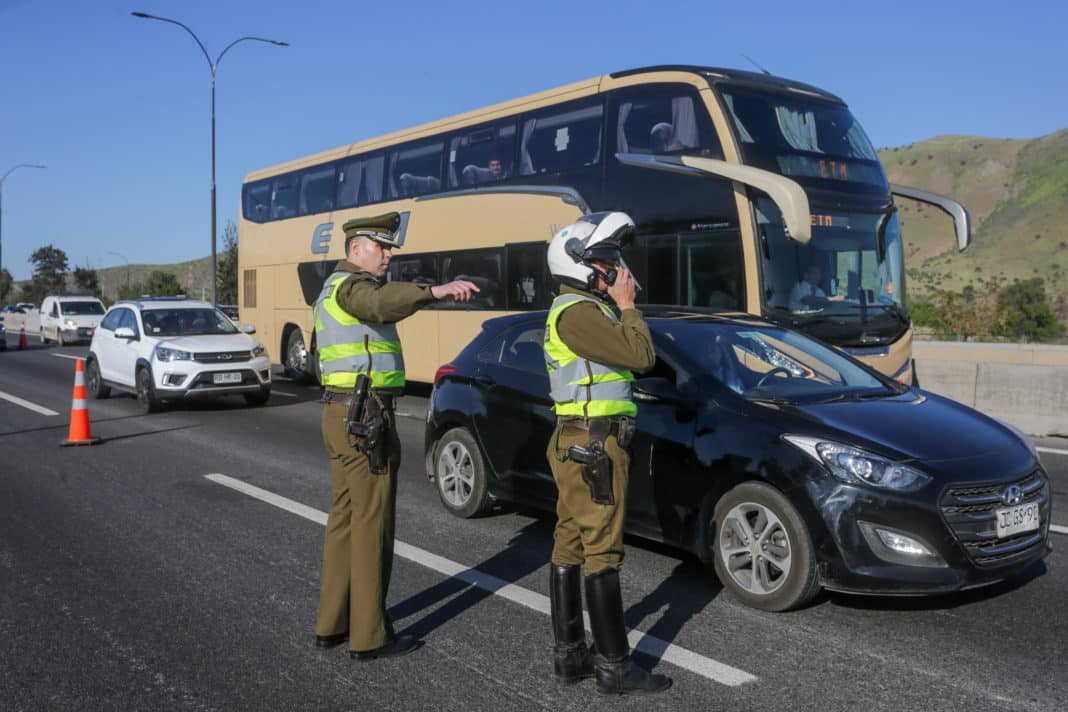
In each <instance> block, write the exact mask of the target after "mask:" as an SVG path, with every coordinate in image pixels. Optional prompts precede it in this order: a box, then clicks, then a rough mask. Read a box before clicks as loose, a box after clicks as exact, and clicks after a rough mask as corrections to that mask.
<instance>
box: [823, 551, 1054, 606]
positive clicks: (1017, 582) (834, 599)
mask: <svg viewBox="0 0 1068 712" xmlns="http://www.w3.org/2000/svg"><path fill="white" fill-rule="evenodd" d="M1048 571H1049V569H1048V568H1047V567H1046V562H1045V561H1036V562H1035V563H1034V564H1032V565H1031V566H1029V567H1028V568H1027V569H1025V570H1024V571H1022V572H1020V573H1018V574H1016V575H1015V576H1011V577H1009V578H1007V579H1005V580H1004V581H1000V582H998V583H995V584H992V585H990V586H984V587H983V588H976V589H972V590H971V591H958V592H955V593H945V594H941V595H938V596H925V597H904V596H855V595H854V596H851V595H849V594H844V593H833V592H830V591H825V592H823V593H821V594H820V595H819V596H818V597H817V598H816V600H815V601H814V602H813V604H812V605H820V603H821V602H822V601H827V602H829V603H832V604H834V605H835V606H839V607H841V608H851V609H854V610H863V611H947V610H952V609H954V608H960V607H962V606H969V605H972V604H975V603H981V602H982V601H988V600H990V599H992V598H997V597H999V596H1003V595H1005V594H1007V593H1012V592H1013V591H1016V590H1017V589H1019V588H1022V587H1023V586H1026V585H1027V584H1028V583H1030V582H1031V581H1034V580H1035V579H1037V578H1039V577H1040V576H1045V575H1046V573H1047V572H1048Z"/></svg>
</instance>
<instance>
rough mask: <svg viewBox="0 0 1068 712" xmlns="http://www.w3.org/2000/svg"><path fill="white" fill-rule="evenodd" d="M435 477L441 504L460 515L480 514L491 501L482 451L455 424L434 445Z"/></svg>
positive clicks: (469, 516)
mask: <svg viewBox="0 0 1068 712" xmlns="http://www.w3.org/2000/svg"><path fill="white" fill-rule="evenodd" d="M434 481H435V483H436V484H437V490H438V497H440V498H441V504H442V505H443V506H444V507H445V509H446V510H448V512H449V513H450V514H453V515H455V516H457V517H460V518H462V519H470V518H471V517H477V516H478V515H480V514H485V513H486V512H487V511H488V510H489V508H490V506H491V505H492V498H491V497H490V494H489V487H488V483H487V482H486V464H485V462H484V461H483V460H482V452H481V451H480V450H479V449H478V444H477V443H476V442H475V439H474V438H473V437H472V436H471V433H469V432H467V430H465V429H464V428H453V429H452V430H450V431H448V432H447V433H445V435H443V436H442V437H441V439H440V440H438V442H437V444H436V445H435V446H434Z"/></svg>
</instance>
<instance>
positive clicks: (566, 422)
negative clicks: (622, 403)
mask: <svg viewBox="0 0 1068 712" xmlns="http://www.w3.org/2000/svg"><path fill="white" fill-rule="evenodd" d="M605 420H607V421H608V422H609V428H608V434H609V435H614V436H615V437H616V440H617V441H618V442H619V445H620V447H626V446H627V445H629V444H630V441H631V439H632V438H633V437H634V418H631V417H630V416H628V415H613V416H599V417H596V418H576V417H571V416H566V417H562V418H557V422H558V423H559V424H560V425H562V426H566V427H569V428H578V429H579V430H586V431H589V429H590V423H591V422H594V421H605Z"/></svg>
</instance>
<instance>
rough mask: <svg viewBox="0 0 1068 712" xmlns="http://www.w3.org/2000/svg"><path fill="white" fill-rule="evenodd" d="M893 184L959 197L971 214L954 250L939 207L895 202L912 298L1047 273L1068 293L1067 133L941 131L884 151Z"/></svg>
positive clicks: (1052, 287)
mask: <svg viewBox="0 0 1068 712" xmlns="http://www.w3.org/2000/svg"><path fill="white" fill-rule="evenodd" d="M879 154H880V157H881V158H882V160H883V164H884V165H885V166H886V170H887V173H888V175H889V177H890V181H891V182H893V183H902V184H905V185H912V186H915V187H918V188H924V189H927V190H931V191H934V192H936V193H942V194H944V195H949V196H952V197H954V198H956V199H958V200H960V201H961V202H962V203H964V204H965V206H966V207H967V208H968V210H969V212H970V213H971V215H972V244H971V246H970V247H969V248H968V250H967V251H965V252H964V253H957V251H956V249H955V247H954V242H953V230H952V223H951V221H950V220H949V218H948V217H947V216H946V215H945V214H944V213H942V212H941V211H939V210H937V209H933V208H930V207H923V206H921V205H919V204H917V203H915V202H913V201H898V204H899V206H900V208H901V217H902V223H903V224H902V232H903V235H904V241H905V256H906V259H905V263H906V266H907V267H908V269H909V283H908V286H909V292H910V294H911V296H912V297H914V298H915V297H918V296H922V295H925V294H929V293H930V292H931V291H932V290H934V289H939V288H942V289H952V290H959V289H960V288H961V287H963V286H965V285H967V284H969V283H977V282H978V281H979V280H982V279H985V278H989V277H998V278H999V279H1002V280H1003V282H1004V283H1006V284H1007V283H1011V282H1012V281H1014V280H1017V279H1029V278H1031V277H1042V278H1044V279H1045V280H1046V291H1047V293H1048V294H1050V295H1051V296H1052V295H1055V294H1061V295H1064V296H1065V297H1066V298H1068V130H1062V131H1059V132H1057V133H1054V134H1050V135H1048V136H1043V137H1040V138H1037V139H1030V140H1028V139H990V138H983V137H976V136H939V137H936V138H933V139H930V140H927V141H923V142H921V143H916V144H912V145H909V146H902V147H899V148H893V149H883V150H881V151H880V152H879Z"/></svg>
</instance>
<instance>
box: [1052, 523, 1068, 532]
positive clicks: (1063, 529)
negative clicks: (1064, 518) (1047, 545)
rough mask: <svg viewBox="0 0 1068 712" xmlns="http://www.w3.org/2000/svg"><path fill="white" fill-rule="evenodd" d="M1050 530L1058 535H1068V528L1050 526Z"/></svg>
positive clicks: (1056, 525) (1057, 525) (1055, 525)
mask: <svg viewBox="0 0 1068 712" xmlns="http://www.w3.org/2000/svg"><path fill="white" fill-rule="evenodd" d="M1049 530H1050V531H1051V532H1056V533H1057V534H1068V527H1062V526H1061V525H1059V524H1050V525H1049Z"/></svg>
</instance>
